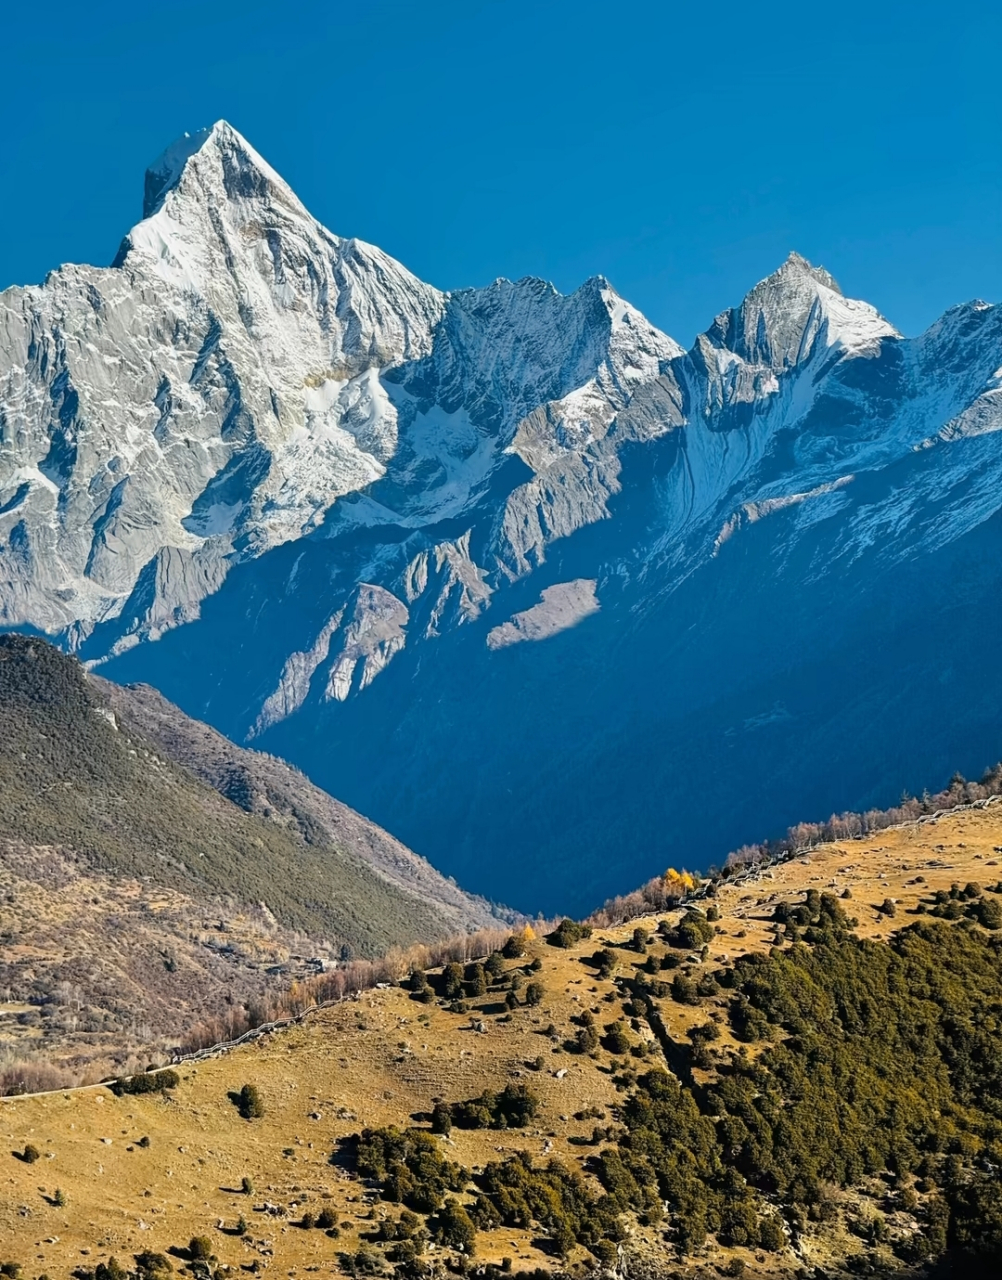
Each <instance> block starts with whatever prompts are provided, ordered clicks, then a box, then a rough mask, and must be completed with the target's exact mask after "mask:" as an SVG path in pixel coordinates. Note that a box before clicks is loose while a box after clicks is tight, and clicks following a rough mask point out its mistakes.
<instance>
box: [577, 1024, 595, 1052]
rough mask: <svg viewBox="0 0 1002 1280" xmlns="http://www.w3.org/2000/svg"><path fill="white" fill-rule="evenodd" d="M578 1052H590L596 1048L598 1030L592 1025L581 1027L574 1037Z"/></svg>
mask: <svg viewBox="0 0 1002 1280" xmlns="http://www.w3.org/2000/svg"><path fill="white" fill-rule="evenodd" d="M574 1043H575V1047H576V1048H577V1051H578V1053H592V1052H594V1050H595V1049H597V1048H598V1032H597V1031H596V1030H595V1028H594V1027H592V1026H588V1027H581V1028H579V1030H578V1032H577V1034H576V1035H575V1037H574Z"/></svg>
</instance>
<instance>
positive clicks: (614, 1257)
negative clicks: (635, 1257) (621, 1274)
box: [591, 1240, 619, 1267]
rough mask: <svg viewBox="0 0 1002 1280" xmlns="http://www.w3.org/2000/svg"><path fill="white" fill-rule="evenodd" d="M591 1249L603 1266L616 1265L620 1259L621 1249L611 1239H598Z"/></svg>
mask: <svg viewBox="0 0 1002 1280" xmlns="http://www.w3.org/2000/svg"><path fill="white" fill-rule="evenodd" d="M591 1251H592V1253H593V1254H594V1255H595V1257H596V1258H597V1259H598V1261H599V1264H600V1265H601V1266H603V1267H614V1266H615V1265H616V1263H617V1261H618V1260H619V1250H618V1249H617V1248H616V1246H615V1244H613V1242H612V1241H611V1240H596V1241H595V1243H594V1244H593V1245H592V1246H591Z"/></svg>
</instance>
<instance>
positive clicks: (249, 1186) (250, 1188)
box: [240, 1178, 254, 1196]
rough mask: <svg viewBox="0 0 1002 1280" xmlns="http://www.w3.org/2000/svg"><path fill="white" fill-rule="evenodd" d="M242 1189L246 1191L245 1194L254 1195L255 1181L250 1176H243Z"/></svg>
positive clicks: (241, 1180)
mask: <svg viewBox="0 0 1002 1280" xmlns="http://www.w3.org/2000/svg"><path fill="white" fill-rule="evenodd" d="M240 1190H241V1191H242V1192H243V1193H244V1195H245V1196H252V1195H253V1194H254V1183H253V1182H252V1181H251V1180H250V1178H241V1179H240Z"/></svg>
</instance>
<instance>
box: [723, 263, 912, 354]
mask: <svg viewBox="0 0 1002 1280" xmlns="http://www.w3.org/2000/svg"><path fill="white" fill-rule="evenodd" d="M706 336H707V338H708V339H709V341H710V342H711V343H712V344H714V345H717V346H721V347H725V348H726V349H727V350H729V351H732V352H734V353H735V354H736V355H738V356H740V357H741V358H742V359H743V360H745V361H747V362H748V363H749V364H752V365H764V366H766V367H768V368H770V369H773V370H775V371H776V372H782V371H784V370H787V369H791V368H794V367H796V366H797V365H801V364H804V363H805V362H807V361H808V360H809V359H810V358H811V356H812V355H814V354H815V353H817V352H818V351H819V350H822V351H823V350H827V349H829V348H831V347H838V348H840V349H842V350H846V351H849V350H851V351H854V352H857V353H860V352H862V351H864V350H866V349H872V348H873V345H874V344H875V343H877V342H879V341H880V340H881V339H883V338H890V337H900V334H899V333H898V331H897V330H896V329H895V328H894V327H893V325H891V324H889V323H888V322H887V321H886V320H885V319H884V318H883V316H881V315H880V313H879V312H878V311H877V310H876V308H874V307H872V306H870V304H869V303H867V302H859V301H856V300H855V299H852V298H846V297H845V296H844V294H843V293H842V290H841V289H840V288H839V286H838V284H837V283H836V281H835V279H834V277H833V276H832V275H831V274H830V273H829V272H828V271H826V270H825V269H824V268H823V267H815V266H813V265H812V264H811V263H810V262H808V261H807V259H806V258H804V257H802V256H801V255H800V254H799V253H791V254H790V255H789V257H788V258H787V259H786V261H785V262H784V263H783V264H782V266H781V267H779V268H778V270H776V271H774V272H773V273H772V275H770V276H767V277H766V278H765V279H764V280H760V281H759V283H758V284H757V285H755V287H754V288H753V289H751V290H750V292H749V293H748V294H747V295H746V297H745V299H744V301H743V302H742V303H741V306H740V307H737V308H732V309H730V310H728V311H724V312H722V313H721V314H720V315H719V316H717V318H716V319H715V320H714V322H713V325H712V326H711V327H710V329H709V330H708V332H707V335H706Z"/></svg>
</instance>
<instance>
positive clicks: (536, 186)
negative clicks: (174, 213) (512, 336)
mask: <svg viewBox="0 0 1002 1280" xmlns="http://www.w3.org/2000/svg"><path fill="white" fill-rule="evenodd" d="M0 41H2V47H3V49H4V57H3V90H4V92H3V100H4V104H5V127H4V130H3V141H2V145H0V286H5V285H7V284H9V283H15V282H16V283H27V282H32V281H37V280H40V279H41V278H42V277H43V276H44V274H45V272H46V271H47V270H48V269H49V268H50V267H52V266H55V265H57V264H58V263H59V262H62V261H67V260H76V261H88V262H97V263H105V262H108V261H110V259H111V258H112V256H113V254H114V252H115V249H116V247H117V245H118V242H119V240H120V238H121V236H122V234H123V233H124V232H125V231H126V230H127V229H128V227H129V226H130V225H131V224H132V223H133V222H135V221H136V220H137V218H138V217H139V211H140V207H141V199H142V179H143V171H144V168H145V166H146V164H147V163H148V162H149V161H150V160H152V159H153V158H154V157H155V156H156V155H157V154H158V153H159V152H160V151H161V150H162V149H163V148H164V147H165V146H166V145H167V144H168V143H169V142H170V141H172V140H173V139H174V138H175V137H176V136H178V135H179V134H181V133H183V132H184V131H185V130H194V129H197V128H199V127H201V126H203V125H205V124H208V123H211V122H212V121H213V120H215V119H218V118H220V117H223V118H226V119H228V120H229V121H230V122H231V123H232V124H233V125H235V126H236V127H237V128H238V129H240V130H241V131H242V132H243V133H244V134H246V136H247V137H248V138H249V139H250V141H251V142H252V143H253V144H254V145H255V146H256V147H257V148H258V150H259V151H261V152H262V153H263V155H264V156H265V157H266V158H267V159H268V160H269V161H270V162H271V163H272V164H273V165H274V166H275V167H276V168H277V169H278V170H279V171H280V172H281V173H282V174H283V175H284V176H285V177H286V178H287V179H288V180H289V181H290V182H291V184H292V185H293V187H294V188H295V189H296V190H297V192H298V193H299V195H300V196H301V197H302V198H303V200H304V201H305V203H306V204H307V206H308V207H309V208H310V209H311V210H312V211H313V213H314V214H316V216H317V217H319V218H320V219H321V220H322V221H323V222H325V223H326V224H327V225H328V226H329V227H330V228H331V229H332V230H334V231H336V232H339V233H341V234H344V235H358V236H360V237H362V238H363V239H365V240H369V241H372V242H374V243H376V244H379V245H381V246H382V247H383V248H384V249H386V250H387V251H388V252H390V253H392V254H393V255H394V256H396V257H398V258H399V259H401V260H402V261H403V262H404V263H405V264H406V265H407V266H408V267H410V268H411V270H413V271H415V272H416V273H417V274H418V275H420V276H422V277H423V278H424V279H426V280H429V281H431V282H432V283H434V284H436V285H439V286H441V287H443V288H454V287H460V286H463V285H474V284H484V283H486V282H487V281H489V280H492V279H493V278H494V277H496V276H499V275H505V276H510V277H518V276H522V275H529V274H532V275H540V276H544V277H547V278H549V279H551V280H553V281H554V283H555V284H556V285H557V286H558V287H559V288H560V289H563V290H569V289H571V288H573V287H574V286H575V285H577V284H578V283H580V282H581V281H582V280H583V279H585V278H586V277H587V276H589V275H593V274H595V273H599V272H601V273H602V274H604V275H606V276H608V277H609V278H610V279H611V280H612V282H613V283H614V284H615V285H616V287H617V288H618V289H619V290H620V292H621V293H623V294H624V295H625V296H626V297H627V298H629V299H630V300H631V301H632V302H633V303H635V304H636V305H637V306H639V307H640V308H641V309H642V310H643V311H644V312H646V314H647V315H648V316H649V317H650V318H651V319H652V320H653V321H654V322H655V323H657V324H658V325H660V326H661V327H662V328H664V329H666V330H667V331H668V332H669V333H671V334H672V335H673V336H675V337H676V338H678V339H679V340H680V341H682V342H686V343H688V342H689V341H690V340H691V339H692V337H693V335H694V333H695V332H697V331H698V330H699V329H702V328H704V327H705V326H706V325H707V324H708V323H709V321H710V320H711V319H712V316H713V315H714V313H715V312H716V311H718V310H720V309H722V308H723V307H724V306H725V305H729V304H731V303H733V302H736V301H737V300H738V299H739V298H740V297H741V295H742V294H743V292H744V291H745V290H746V289H747V288H748V287H749V286H750V285H751V284H753V283H754V282H755V281H756V280H757V279H759V278H760V277H761V276H763V275H765V274H767V273H768V272H769V271H770V270H772V269H773V268H774V267H775V266H777V265H778V264H779V262H780V261H781V260H782V259H783V258H784V257H785V256H786V254H787V252H788V251H789V250H790V249H794V248H795V249H797V250H799V251H800V252H801V253H803V254H805V255H806V256H807V257H809V258H810V259H811V260H812V261H815V262H822V263H823V264H824V265H825V266H827V267H828V268H829V269H830V270H831V271H832V272H833V273H834V274H835V276H836V277H837V278H838V279H839V280H840V282H841V283H842V286H843V288H844V289H845V291H846V292H848V293H852V294H855V295H856V296H864V297H866V298H868V299H869V300H870V301H872V302H874V303H875V304H876V305H877V306H879V307H880V308H881V309H882V310H883V311H884V312H885V313H886V314H887V315H888V317H889V318H890V319H891V320H892V321H894V322H895V323H896V324H897V325H898V326H899V327H900V328H902V329H903V330H904V331H905V332H910V333H914V332H917V331H919V330H921V329H922V328H924V327H925V325H927V324H928V323H929V322H931V321H932V320H933V319H934V318H935V316H936V315H938V314H939V313H940V312H941V311H942V310H944V309H945V308H946V307H947V306H949V305H951V304H953V303H955V302H960V301H964V300H966V299H968V298H971V297H984V298H987V299H989V300H992V301H996V300H1002V128H1000V126H1002V94H1000V92H999V83H1000V73H999V56H1000V50H1002V5H998V4H991V3H989V2H988V0H977V2H976V3H967V4H965V3H964V2H963V0H960V2H959V3H953V4H943V3H937V4H932V3H928V2H927V0H909V2H907V3H906V2H903V0H866V3H860V2H859V0H843V3H841V4H838V5H832V4H820V3H814V4H810V3H796V4H795V3H790V2H789V0H774V2H773V3H771V4H767V5H761V4H759V5H756V4H749V3H747V0H741V2H740V3H738V2H736V0H718V2H717V3H714V4H696V3H692V0H687V3H684V4H679V3H674V0H667V2H665V0H662V2H661V3H657V2H655V0H633V2H632V3H614V2H611V0H606V3H603V4H598V3H594V2H593V0H504V2H503V3H501V2H498V0H425V2H424V3H417V2H413V3H407V4H404V3H399V0H356V3H353V4H345V3H343V2H342V0H321V2H320V3H316V2H315V0H305V2H304V0H297V2H296V3H294V4H287V5H283V4H278V3H275V2H274V0H269V3H261V0H239V3H235V2H234V0H215V2H214V3H212V4H207V3H205V2H204V0H198V3H194V2H193V0H177V2H176V3H173V4H163V3H157V2H156V0H152V2H151V3H147V4H135V3H134V2H132V3H129V4H127V5H126V4H122V3H110V2H109V0H90V2H89V3H88V4H86V5H84V4H80V3H79V2H78V0H75V2H74V3H73V4H69V3H66V2H65V0H54V2H53V0H50V3H49V4H47V5H44V6H42V7H38V6H35V5H25V4H19V5H17V6H8V7H7V8H6V9H5V10H4V13H3V15H2V17H0Z"/></svg>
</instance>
